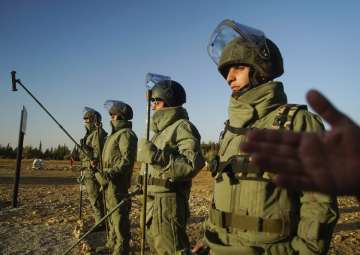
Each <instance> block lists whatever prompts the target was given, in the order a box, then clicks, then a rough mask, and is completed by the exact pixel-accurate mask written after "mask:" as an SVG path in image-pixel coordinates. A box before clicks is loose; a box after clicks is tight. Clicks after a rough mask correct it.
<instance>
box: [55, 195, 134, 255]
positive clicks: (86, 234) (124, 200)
mask: <svg viewBox="0 0 360 255" xmlns="http://www.w3.org/2000/svg"><path fill="white" fill-rule="evenodd" d="M139 191H140V189H136V190H134V191H133V192H129V193H128V195H127V197H125V198H124V199H123V200H121V201H120V202H119V203H118V204H117V205H116V206H115V207H114V208H112V209H111V210H110V211H109V212H108V213H107V214H106V215H105V216H104V217H102V218H101V219H100V221H99V222H98V223H97V224H96V225H94V226H92V227H91V228H90V229H89V231H88V232H86V233H85V234H84V235H83V236H82V237H80V239H79V240H77V241H76V243H74V244H73V245H71V247H70V248H68V249H67V250H66V251H65V252H64V253H62V255H66V254H68V253H69V252H70V251H71V250H72V249H73V248H74V247H75V246H76V245H78V244H79V243H80V242H81V241H82V240H84V238H85V237H87V236H88V235H89V234H90V233H91V232H93V231H94V229H96V227H97V226H99V225H100V224H102V223H103V222H104V220H106V219H107V218H108V217H109V216H110V215H111V214H112V213H113V212H115V211H116V210H117V209H118V208H119V207H120V206H122V205H123V204H124V203H125V202H127V201H128V200H129V199H131V198H132V197H133V196H135V195H137V194H139Z"/></svg>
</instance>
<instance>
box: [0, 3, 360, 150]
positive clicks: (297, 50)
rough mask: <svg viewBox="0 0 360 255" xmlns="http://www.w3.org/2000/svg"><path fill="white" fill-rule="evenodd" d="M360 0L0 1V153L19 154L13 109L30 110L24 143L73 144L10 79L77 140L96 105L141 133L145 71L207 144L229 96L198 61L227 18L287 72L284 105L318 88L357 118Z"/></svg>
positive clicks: (205, 61) (208, 65)
mask: <svg viewBox="0 0 360 255" xmlns="http://www.w3.org/2000/svg"><path fill="white" fill-rule="evenodd" d="M359 9H360V2H359V1H355V0H354V1H280V0H279V1H275V0H274V1H265V0H264V1H241V0H236V1H205V0H198V1H195V0H188V1H187V0H186V1H185V0H183V1H171V0H168V1H165V0H163V1H157V0H153V1H145V0H144V1H120V0H118V1H100V0H99V1H91V0H86V1H85V0H82V1H80V0H79V1H75V0H74V1H72V0H64V1H49V0H33V1H25V0H1V1H0V116H1V125H0V144H2V145H6V144H7V143H10V144H11V145H12V146H16V145H17V137H18V129H19V118H20V110H21V108H22V106H23V105H24V106H25V107H26V108H27V111H28V125H27V133H26V136H25V144H32V145H38V144H39V141H40V140H41V141H42V143H43V147H49V146H56V145H57V144H64V143H65V144H67V145H69V146H71V147H72V146H73V145H72V143H71V141H70V139H68V138H67V137H66V136H65V135H64V134H63V133H62V131H61V130H60V129H59V128H58V127H57V125H56V124H55V123H54V122H53V121H52V120H51V119H50V118H49V117H48V116H47V115H46V114H45V112H43V111H42V110H41V109H40V107H39V106H38V105H37V104H36V103H35V101H33V100H32V99H31V98H30V97H29V96H28V95H27V94H26V93H25V91H24V90H23V89H22V88H19V91H17V92H12V91H11V86H10V84H11V82H10V71H11V70H16V71H17V76H18V78H19V79H21V81H22V82H23V83H24V84H25V85H26V86H27V87H28V89H29V90H30V91H32V92H33V94H34V95H35V96H36V97H37V98H38V99H39V100H40V101H41V102H42V103H43V104H44V105H45V106H46V107H47V108H48V110H49V111H50V112H51V113H52V114H53V115H54V116H55V118H56V119H58V121H59V122H60V123H62V125H63V126H64V127H65V128H66V129H67V130H68V131H69V132H70V133H71V134H72V135H73V136H74V138H76V139H77V140H79V139H80V138H81V137H82V136H83V134H84V128H83V124H82V109H83V107H84V106H90V107H92V108H95V109H98V110H99V111H100V112H101V113H102V114H103V120H104V127H105V129H107V130H109V118H108V114H107V113H106V110H105V108H104V107H103V103H104V102H105V100H107V99H116V100H123V101H125V102H127V103H129V104H130V105H131V106H132V107H133V109H134V114H135V117H134V120H133V123H134V130H135V132H136V133H137V134H138V136H139V137H141V136H143V135H144V129H145V110H146V102H145V96H144V93H145V86H144V77H145V74H146V73H147V72H154V73H160V74H165V75H170V76H171V77H172V78H173V79H174V80H177V81H179V82H180V83H182V84H183V86H184V87H185V89H186V91H187V98H188V102H187V103H186V104H185V107H186V108H187V110H188V112H189V115H190V119H191V120H192V122H193V123H194V124H195V125H196V126H197V127H198V129H199V131H200V133H201V134H202V137H203V141H209V140H213V141H216V140H217V138H218V134H219V132H220V131H221V130H222V128H223V122H224V121H225V120H226V118H227V104H228V99H229V95H230V90H229V88H228V87H227V85H226V83H225V81H224V80H223V78H222V77H221V76H220V74H219V73H218V72H217V69H216V66H215V65H214V64H213V62H212V61H211V59H210V58H209V56H208V55H207V52H206V46H207V43H208V40H209V37H210V34H211V33H212V31H213V29H214V28H215V26H216V25H217V24H218V23H219V22H220V21H221V20H223V19H225V18H230V19H234V20H236V21H238V22H239V23H243V24H246V25H249V26H253V27H256V28H258V29H261V30H263V31H264V32H265V34H266V35H267V36H268V37H269V38H271V39H272V40H273V41H274V42H276V44H277V45H278V46H279V48H280V50H281V52H282V55H283V58H284V63H285V74H284V75H283V76H281V77H280V78H279V79H278V80H281V81H282V82H283V83H284V85H285V89H286V92H287V94H288V98H289V101H290V102H292V103H304V102H305V100H304V95H305V93H306V91H307V90H308V89H310V88H317V89H320V90H321V91H322V92H324V93H325V94H326V95H327V96H328V97H329V98H330V99H331V100H333V101H334V102H335V103H336V105H337V106H338V108H340V109H341V110H342V111H344V112H346V113H348V114H349V115H350V116H351V117H352V118H353V119H354V120H355V121H356V122H359V121H360V100H359V99H360V98H359V94H360V87H359V84H360V82H359V77H358V76H357V74H356V73H357V72H360V68H359V67H360V62H359V60H360V50H359V45H360V35H359V29H358V26H359V24H360V15H359V13H358V11H359Z"/></svg>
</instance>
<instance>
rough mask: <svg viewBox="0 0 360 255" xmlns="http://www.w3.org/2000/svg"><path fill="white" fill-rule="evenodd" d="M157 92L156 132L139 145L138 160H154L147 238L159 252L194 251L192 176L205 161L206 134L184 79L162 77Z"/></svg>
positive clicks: (154, 97) (154, 94) (153, 123)
mask: <svg viewBox="0 0 360 255" xmlns="http://www.w3.org/2000/svg"><path fill="white" fill-rule="evenodd" d="M151 92H152V93H151V95H152V98H151V101H152V110H153V111H154V113H153V115H152V117H151V129H152V131H153V132H154V135H153V137H152V138H151V141H147V140H146V139H142V140H140V142H139V149H138V160H139V161H140V162H142V163H148V164H149V177H148V193H147V194H148V198H147V211H146V212H147V215H146V240H147V241H148V243H149V245H150V248H151V250H152V251H153V252H155V254H159V255H166V254H169V255H170V254H171V255H175V254H179V255H180V254H189V252H190V244H189V239H188V236H187V234H186V224H187V220H188V219H189V215H190V211H189V198H190V190H191V185H192V178H194V177H195V176H196V175H197V173H198V172H199V171H200V169H201V168H202V167H203V166H204V159H203V157H202V154H201V149H200V139H201V137H200V134H199V132H198V130H197V129H196V127H195V126H194V125H193V124H192V123H191V122H190V121H189V116H188V114H187V111H186V109H185V108H184V107H183V104H184V103H185V102H186V94H185V90H184V88H183V87H182V86H181V84H179V83H178V82H176V81H173V80H163V81H159V82H158V83H156V84H155V85H154V87H153V88H152V89H151ZM143 170H144V169H142V174H143V172H144V171H143ZM140 176H143V175H140ZM139 179H140V182H141V183H142V178H141V177H140V178H139Z"/></svg>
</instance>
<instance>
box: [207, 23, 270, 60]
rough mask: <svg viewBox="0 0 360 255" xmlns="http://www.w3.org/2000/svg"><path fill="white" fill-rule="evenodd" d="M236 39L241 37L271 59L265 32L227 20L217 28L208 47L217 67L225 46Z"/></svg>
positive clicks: (260, 53) (262, 55)
mask: <svg viewBox="0 0 360 255" xmlns="http://www.w3.org/2000/svg"><path fill="white" fill-rule="evenodd" d="M236 37H240V38H242V39H243V40H245V41H247V42H248V43H250V44H251V45H252V46H253V47H254V48H255V49H257V50H258V52H259V55H260V56H261V57H263V58H265V59H267V58H269V56H270V53H269V50H268V47H267V46H266V37H265V34H264V32H262V31H261V30H258V29H256V28H252V27H248V26H245V25H242V24H239V23H237V22H235V21H232V20H228V19H226V20H224V21H222V22H221V23H220V24H219V25H218V26H217V27H216V28H215V30H214V32H213V33H212V35H211V37H210V42H209V44H208V47H207V50H208V53H209V55H210V57H211V59H212V60H213V61H214V63H215V64H216V65H218V64H219V61H220V57H221V54H222V52H223V50H224V48H225V46H226V45H227V44H228V43H229V42H230V41H232V40H233V39H234V38H236Z"/></svg>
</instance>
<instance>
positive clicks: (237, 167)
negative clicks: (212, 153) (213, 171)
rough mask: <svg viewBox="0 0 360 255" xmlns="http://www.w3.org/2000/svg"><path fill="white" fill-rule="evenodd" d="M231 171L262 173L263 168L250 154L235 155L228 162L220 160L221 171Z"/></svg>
mask: <svg viewBox="0 0 360 255" xmlns="http://www.w3.org/2000/svg"><path fill="white" fill-rule="evenodd" d="M226 171H231V172H233V173H240V172H241V173H246V174H247V173H255V174H259V173H262V171H261V169H260V168H259V167H258V166H257V165H256V164H254V163H252V162H251V160H250V157H249V155H235V156H232V157H230V158H229V159H228V160H227V161H226V162H220V165H219V172H226Z"/></svg>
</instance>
